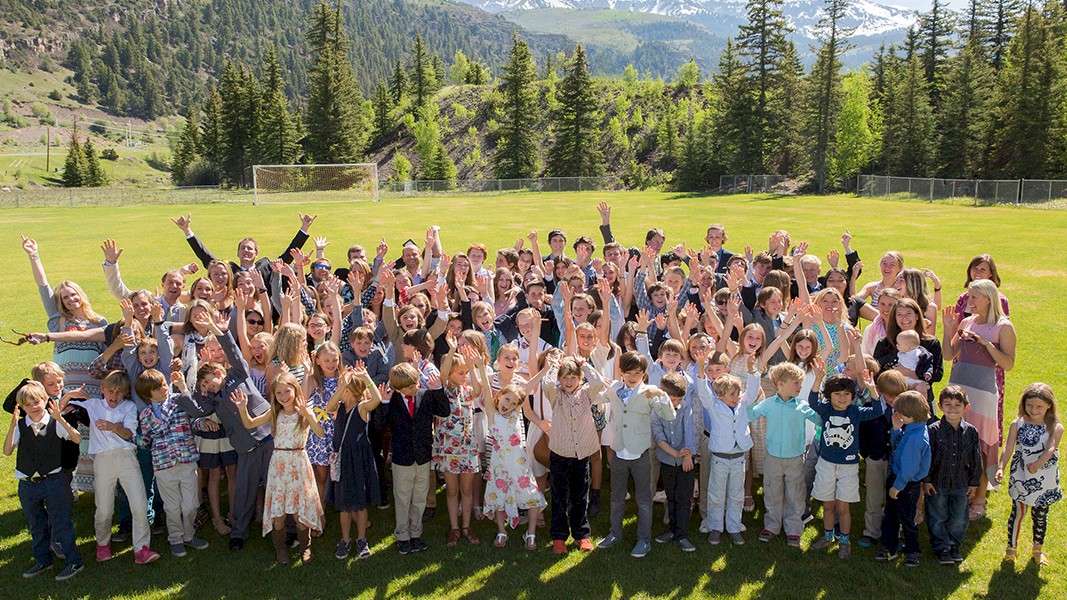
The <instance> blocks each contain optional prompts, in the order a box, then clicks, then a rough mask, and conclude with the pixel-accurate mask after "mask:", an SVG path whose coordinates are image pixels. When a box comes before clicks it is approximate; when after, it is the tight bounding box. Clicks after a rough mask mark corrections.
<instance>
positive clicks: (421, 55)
mask: <svg viewBox="0 0 1067 600" xmlns="http://www.w3.org/2000/svg"><path fill="white" fill-rule="evenodd" d="M434 58H435V57H432V56H430V52H429V50H428V49H427V48H426V44H424V43H423V41H422V35H421V34H415V43H414V45H413V46H412V47H411V58H410V63H409V64H408V69H409V70H410V72H411V75H410V80H411V84H410V91H411V101H412V108H413V109H414V113H415V118H416V119H418V115H419V110H418V109H420V108H422V107H424V106H426V104H427V103H428V102H430V100H431V99H432V98H433V95H434V93H436V92H437V73H436V70H435V69H434V65H433V59H434Z"/></svg>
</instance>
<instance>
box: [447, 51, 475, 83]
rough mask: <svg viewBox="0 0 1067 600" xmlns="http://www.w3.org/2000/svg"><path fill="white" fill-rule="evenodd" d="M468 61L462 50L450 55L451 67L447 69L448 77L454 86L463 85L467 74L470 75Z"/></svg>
mask: <svg viewBox="0 0 1067 600" xmlns="http://www.w3.org/2000/svg"><path fill="white" fill-rule="evenodd" d="M470 68H471V65H470V61H469V60H467V55H466V54H464V53H463V51H462V50H456V53H455V54H454V55H452V66H451V67H450V68H449V69H448V76H449V78H450V79H452V83H454V84H456V85H463V84H465V83H467V74H468V73H470Z"/></svg>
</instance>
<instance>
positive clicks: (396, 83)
mask: <svg viewBox="0 0 1067 600" xmlns="http://www.w3.org/2000/svg"><path fill="white" fill-rule="evenodd" d="M407 93H408V72H407V71H406V70H405V69H404V63H403V61H399V60H398V61H396V67H395V68H394V69H393V76H392V77H390V78H389V95H391V96H392V97H393V104H394V105H396V104H400V101H401V100H403V99H404V96H406V95H407Z"/></svg>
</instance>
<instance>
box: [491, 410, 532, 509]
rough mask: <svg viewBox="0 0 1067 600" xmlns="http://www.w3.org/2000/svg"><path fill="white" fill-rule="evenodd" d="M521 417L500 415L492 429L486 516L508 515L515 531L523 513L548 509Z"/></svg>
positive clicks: (513, 414)
mask: <svg viewBox="0 0 1067 600" xmlns="http://www.w3.org/2000/svg"><path fill="white" fill-rule="evenodd" d="M519 415H520V413H519V412H518V411H514V412H512V413H511V415H509V416H506V417H505V416H504V415H501V414H500V413H497V414H496V415H495V416H494V418H493V422H492V424H491V425H490V426H489V434H490V436H491V437H492V439H493V456H492V458H491V460H490V463H489V479H488V481H487V482H486V484H485V502H484V506H485V514H486V516H489V517H490V518H492V517H493V513H494V511H498V510H500V511H504V513H505V514H506V515H507V522H508V523H509V524H510V525H511V528H512V529H514V528H515V527H518V525H519V510H521V509H527V510H528V509H531V508H544V507H545V506H546V505H547V503H546V502H545V497H544V495H543V494H541V490H540V489H538V488H537V480H536V479H534V476H533V473H531V472H530V463H529V461H528V459H527V458H526V445H525V443H524V439H523V432H522V419H520V418H519Z"/></svg>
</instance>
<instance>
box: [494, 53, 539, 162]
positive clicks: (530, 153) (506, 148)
mask: <svg viewBox="0 0 1067 600" xmlns="http://www.w3.org/2000/svg"><path fill="white" fill-rule="evenodd" d="M511 39H512V46H511V53H510V55H509V60H508V64H507V65H505V66H504V72H503V74H502V75H501V77H500V88H501V90H500V91H501V94H502V95H503V96H504V105H503V113H504V114H503V116H502V118H501V135H500V141H499V143H498V144H497V151H496V154H495V155H494V156H493V172H494V173H495V174H496V176H497V177H498V178H500V179H522V178H527V177H534V176H536V175H537V172H538V171H539V170H540V164H539V163H540V160H539V159H538V156H537V155H538V146H537V141H536V138H535V137H534V129H533V125H534V123H535V122H536V121H537V120H538V118H537V96H536V95H535V93H534V87H533V82H534V79H535V78H536V76H537V72H536V70H535V68H534V61H533V55H531V54H530V47H529V46H527V45H526V42H524V41H523V40H521V39H520V38H519V35H518V34H517V33H515V32H512V34H511Z"/></svg>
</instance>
